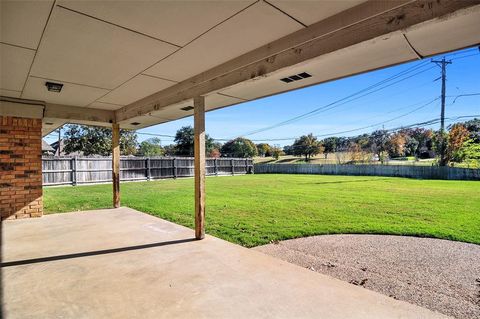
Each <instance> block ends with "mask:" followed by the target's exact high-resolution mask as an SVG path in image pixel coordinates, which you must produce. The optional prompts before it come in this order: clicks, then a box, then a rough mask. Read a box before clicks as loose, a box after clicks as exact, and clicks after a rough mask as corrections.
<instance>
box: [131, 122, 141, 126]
mask: <svg viewBox="0 0 480 319" xmlns="http://www.w3.org/2000/svg"><path fill="white" fill-rule="evenodd" d="M130 124H131V125H134V126H137V125H140V123H138V122H133V123H130Z"/></svg>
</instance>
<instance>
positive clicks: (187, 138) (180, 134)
mask: <svg viewBox="0 0 480 319" xmlns="http://www.w3.org/2000/svg"><path fill="white" fill-rule="evenodd" d="M194 136H195V134H194V130H193V127H191V126H184V127H182V128H180V129H179V130H178V131H177V133H176V134H175V143H176V145H175V150H176V151H175V155H179V156H193V155H194V154H193V144H194ZM216 147H218V144H216V143H214V140H213V139H212V138H211V137H210V136H208V134H205V153H206V154H210V153H211V152H212V150H213V149H214V148H216Z"/></svg>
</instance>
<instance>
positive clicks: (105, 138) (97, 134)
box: [64, 124, 138, 156]
mask: <svg viewBox="0 0 480 319" xmlns="http://www.w3.org/2000/svg"><path fill="white" fill-rule="evenodd" d="M64 139H65V146H64V151H65V153H66V154H70V153H73V152H82V153H83V154H84V155H86V156H89V155H100V156H110V155H111V154H112V130H111V129H109V128H104V127H93V126H85V125H75V124H71V125H68V126H67V127H66V130H65V133H64ZM137 144H138V143H137V134H136V133H135V132H134V131H130V130H120V154H121V155H135V153H136V152H137Z"/></svg>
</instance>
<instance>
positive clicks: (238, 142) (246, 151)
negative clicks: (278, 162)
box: [222, 137, 258, 157]
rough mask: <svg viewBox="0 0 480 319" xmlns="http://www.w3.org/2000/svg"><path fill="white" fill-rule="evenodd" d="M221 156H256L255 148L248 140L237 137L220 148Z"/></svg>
mask: <svg viewBox="0 0 480 319" xmlns="http://www.w3.org/2000/svg"><path fill="white" fill-rule="evenodd" d="M222 154H223V155H225V156H228V157H253V156H256V155H257V154H258V152H257V146H256V145H255V144H254V143H253V142H252V141H250V140H249V139H246V138H243V137H237V138H236V139H234V140H230V141H228V142H227V143H225V144H224V145H223V146H222Z"/></svg>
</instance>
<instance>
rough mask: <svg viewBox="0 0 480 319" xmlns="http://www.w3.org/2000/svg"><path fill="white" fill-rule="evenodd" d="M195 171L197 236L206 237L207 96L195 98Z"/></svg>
mask: <svg viewBox="0 0 480 319" xmlns="http://www.w3.org/2000/svg"><path fill="white" fill-rule="evenodd" d="M193 107H194V132H195V137H194V154H195V161H194V163H195V164H194V165H195V168H194V171H195V238H196V239H203V238H204V237H205V97H203V96H197V97H195V98H194V99H193Z"/></svg>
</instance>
